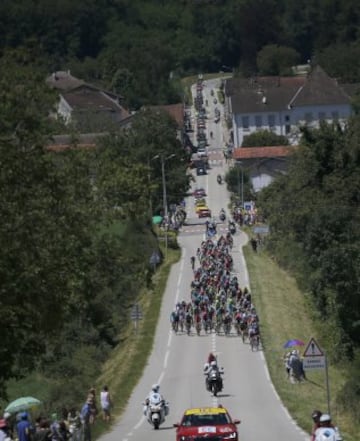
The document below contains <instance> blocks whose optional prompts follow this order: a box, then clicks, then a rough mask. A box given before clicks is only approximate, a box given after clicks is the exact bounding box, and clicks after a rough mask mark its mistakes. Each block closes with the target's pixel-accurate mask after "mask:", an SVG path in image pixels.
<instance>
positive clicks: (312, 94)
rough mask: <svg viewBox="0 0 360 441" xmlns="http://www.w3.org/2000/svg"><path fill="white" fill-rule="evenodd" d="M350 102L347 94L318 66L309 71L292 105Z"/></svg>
mask: <svg viewBox="0 0 360 441" xmlns="http://www.w3.org/2000/svg"><path fill="white" fill-rule="evenodd" d="M337 104H340V105H341V104H350V98H349V96H348V95H347V94H346V93H345V92H344V90H343V89H342V88H341V87H340V86H339V84H338V83H337V81H336V80H335V79H333V78H330V77H329V75H327V74H326V73H325V72H324V71H323V70H322V69H321V67H320V66H315V68H314V69H313V70H312V71H311V72H310V74H309V76H308V78H307V80H306V82H305V84H304V86H303V87H302V88H301V89H300V90H299V93H298V94H297V96H296V98H295V99H294V101H293V102H292V106H295V107H298V106H308V105H310V106H312V105H337Z"/></svg>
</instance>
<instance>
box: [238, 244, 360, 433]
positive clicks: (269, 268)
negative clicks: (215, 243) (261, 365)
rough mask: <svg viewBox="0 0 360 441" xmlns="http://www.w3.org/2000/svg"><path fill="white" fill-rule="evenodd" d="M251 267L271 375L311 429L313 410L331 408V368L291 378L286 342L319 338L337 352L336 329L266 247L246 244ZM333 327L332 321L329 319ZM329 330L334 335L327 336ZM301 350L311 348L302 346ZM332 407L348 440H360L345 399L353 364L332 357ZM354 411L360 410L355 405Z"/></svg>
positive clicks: (292, 409) (295, 414) (286, 401)
mask: <svg viewBox="0 0 360 441" xmlns="http://www.w3.org/2000/svg"><path fill="white" fill-rule="evenodd" d="M244 252H245V259H246V263H247V268H248V271H249V277H250V281H251V282H250V285H251V292H252V294H253V301H254V303H255V305H256V310H257V311H258V313H259V317H260V322H261V341H262V345H263V350H264V355H265V358H266V362H267V365H268V368H269V372H270V376H271V379H272V381H273V383H274V386H275V388H276V390H277V392H278V394H279V395H280V398H281V400H282V402H283V404H284V405H285V407H286V408H287V409H288V410H289V412H290V414H291V415H292V417H293V418H294V419H295V421H296V422H297V423H298V425H299V426H300V427H301V428H302V429H304V430H305V431H307V432H310V431H311V427H312V420H311V413H312V411H313V410H314V409H321V410H322V411H323V412H325V411H327V393H326V383H325V371H324V370H314V371H312V372H309V371H307V372H306V376H307V380H306V381H304V382H301V383H295V384H293V383H291V382H290V381H289V379H287V375H286V372H285V363H284V359H283V356H284V354H285V353H286V352H287V351H288V349H284V348H283V345H284V343H285V342H286V341H287V340H290V339H294V338H297V339H300V340H302V341H304V342H306V343H307V342H308V341H309V340H310V338H311V337H314V338H315V339H316V341H317V342H318V344H319V345H320V346H321V348H322V349H323V350H324V351H325V352H326V353H327V354H330V353H331V352H332V349H333V348H332V341H331V336H330V335H331V330H330V329H329V328H328V327H327V326H326V323H322V322H320V321H319V320H318V319H317V318H316V314H314V312H313V307H312V304H311V301H310V299H309V298H308V296H307V295H306V294H305V293H304V292H303V291H302V290H301V289H300V288H299V287H298V285H297V283H296V280H295V279H294V278H293V277H291V275H289V273H287V272H286V271H285V270H283V269H281V268H280V267H279V265H278V264H277V263H276V261H275V260H274V259H273V258H272V257H271V256H270V255H269V254H268V253H267V252H266V250H265V249H264V248H261V247H260V248H258V252H257V253H254V251H253V250H252V248H251V246H250V245H247V246H246V247H245V248H244ZM329 326H331V325H330V324H329ZM327 334H328V336H327ZM296 349H299V351H300V353H301V351H303V350H304V349H305V348H304V347H297V348H296ZM329 364H330V365H329V384H330V400H331V401H330V410H331V415H332V416H333V420H334V422H335V423H336V424H337V425H338V426H339V427H340V429H341V433H342V435H343V437H344V439H346V440H347V441H357V440H358V435H359V433H360V424H359V420H358V421H357V422H356V420H355V418H354V415H353V413H352V412H349V411H348V410H344V408H343V406H342V405H341V404H340V403H339V400H338V396H339V394H340V393H341V391H342V389H343V387H344V384H345V382H346V381H347V377H348V373H349V372H350V369H351V364H350V363H348V362H346V361H343V362H342V363H338V364H335V363H333V362H332V361H331V360H330V362H329ZM354 411H355V412H357V408H356V405H355V408H354Z"/></svg>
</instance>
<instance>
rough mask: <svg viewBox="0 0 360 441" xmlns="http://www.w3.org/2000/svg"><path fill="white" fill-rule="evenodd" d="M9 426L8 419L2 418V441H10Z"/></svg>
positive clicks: (0, 424) (0, 423)
mask: <svg viewBox="0 0 360 441" xmlns="http://www.w3.org/2000/svg"><path fill="white" fill-rule="evenodd" d="M10 440H11V437H10V434H9V427H8V424H7V421H6V420H5V419H4V418H3V419H1V420H0V441H10Z"/></svg>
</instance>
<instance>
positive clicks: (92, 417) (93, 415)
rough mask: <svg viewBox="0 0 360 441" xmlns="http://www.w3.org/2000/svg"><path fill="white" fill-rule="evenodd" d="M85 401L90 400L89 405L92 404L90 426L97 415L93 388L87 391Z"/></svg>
mask: <svg viewBox="0 0 360 441" xmlns="http://www.w3.org/2000/svg"><path fill="white" fill-rule="evenodd" d="M87 399H88V400H90V401H91V403H92V404H91V416H90V424H94V421H95V418H96V415H97V413H98V410H97V406H96V390H95V388H94V387H91V388H90V389H89V392H88V397H87Z"/></svg>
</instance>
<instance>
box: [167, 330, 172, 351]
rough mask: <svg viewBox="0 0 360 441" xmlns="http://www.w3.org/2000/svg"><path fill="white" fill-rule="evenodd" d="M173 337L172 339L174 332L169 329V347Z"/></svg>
mask: <svg viewBox="0 0 360 441" xmlns="http://www.w3.org/2000/svg"><path fill="white" fill-rule="evenodd" d="M171 339H172V332H171V331H169V338H168V342H167V347H168V348H169V347H170V345H171Z"/></svg>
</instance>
